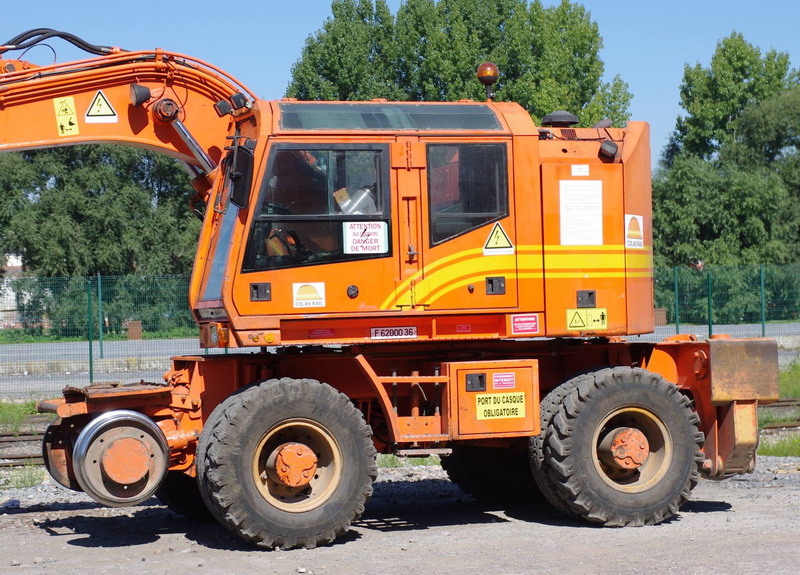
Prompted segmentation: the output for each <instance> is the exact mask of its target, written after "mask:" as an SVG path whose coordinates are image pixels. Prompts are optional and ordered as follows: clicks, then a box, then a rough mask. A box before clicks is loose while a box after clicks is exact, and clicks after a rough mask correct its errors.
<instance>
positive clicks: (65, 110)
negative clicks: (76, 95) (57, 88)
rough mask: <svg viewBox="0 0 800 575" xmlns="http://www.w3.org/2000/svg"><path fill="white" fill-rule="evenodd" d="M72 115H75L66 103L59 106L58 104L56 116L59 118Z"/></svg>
mask: <svg viewBox="0 0 800 575" xmlns="http://www.w3.org/2000/svg"><path fill="white" fill-rule="evenodd" d="M74 113H75V112H73V111H72V108H70V107H69V106H68V105H67V102H66V101H63V102H61V104H59V107H58V114H57V115H59V116H71V115H72V114H74Z"/></svg>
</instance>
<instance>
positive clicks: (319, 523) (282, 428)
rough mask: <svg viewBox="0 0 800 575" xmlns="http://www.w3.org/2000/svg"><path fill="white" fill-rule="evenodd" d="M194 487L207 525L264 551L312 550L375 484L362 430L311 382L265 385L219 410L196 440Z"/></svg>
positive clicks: (346, 403) (366, 432)
mask: <svg viewBox="0 0 800 575" xmlns="http://www.w3.org/2000/svg"><path fill="white" fill-rule="evenodd" d="M198 455H201V457H199V458H198V461H197V473H198V484H199V486H200V490H201V494H202V495H203V499H204V500H205V501H206V502H207V503H208V504H209V506H210V507H211V511H212V513H213V515H214V516H215V517H216V518H217V519H219V520H220V521H221V522H222V523H223V524H224V525H226V526H227V527H228V528H229V529H231V530H232V531H233V532H235V533H236V534H238V535H239V536H240V537H242V538H243V539H245V540H247V541H250V542H252V543H255V544H257V545H259V546H263V547H270V548H271V547H281V548H284V549H286V548H291V547H297V546H303V547H308V548H311V547H315V546H316V545H318V544H324V543H329V542H331V541H333V539H334V538H336V537H337V536H339V535H341V534H342V533H344V532H345V531H347V529H348V528H349V526H350V524H351V522H352V521H353V520H354V519H356V518H357V517H358V516H360V514H361V513H362V512H363V510H364V504H365V503H366V501H367V499H368V498H369V496H370V495H371V494H372V482H373V481H374V480H375V477H376V475H377V468H376V465H375V456H376V454H375V448H374V446H373V444H372V440H371V437H370V428H369V426H367V424H366V423H365V422H364V419H363V417H362V415H361V413H360V412H359V411H358V410H357V409H356V408H355V406H354V405H353V404H352V403H351V402H350V400H349V399H348V398H347V397H346V396H345V395H343V394H341V393H339V392H338V391H336V390H335V389H333V388H332V387H330V386H329V385H326V384H321V383H319V382H318V381H314V380H306V379H304V380H295V379H288V378H284V379H280V380H269V381H265V382H262V383H260V384H257V385H253V386H251V387H249V388H247V389H244V390H243V391H241V392H240V393H237V394H236V395H233V396H231V397H230V398H228V399H227V400H225V401H224V402H223V403H222V404H220V405H219V406H218V407H217V409H216V410H215V411H214V413H213V414H212V416H211V417H210V418H209V420H208V422H207V426H206V428H205V429H204V430H203V434H202V436H201V439H200V446H199V448H198Z"/></svg>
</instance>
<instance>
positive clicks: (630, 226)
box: [625, 214, 644, 250]
mask: <svg viewBox="0 0 800 575" xmlns="http://www.w3.org/2000/svg"><path fill="white" fill-rule="evenodd" d="M625 247H626V248H635V249H639V250H640V249H643V248H644V218H643V217H642V216H634V215H631V214H625Z"/></svg>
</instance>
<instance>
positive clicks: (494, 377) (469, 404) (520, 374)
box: [448, 360, 539, 439]
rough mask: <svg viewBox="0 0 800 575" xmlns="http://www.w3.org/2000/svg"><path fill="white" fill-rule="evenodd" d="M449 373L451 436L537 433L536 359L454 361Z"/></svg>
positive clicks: (476, 437)
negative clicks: (452, 421) (453, 420)
mask: <svg viewBox="0 0 800 575" xmlns="http://www.w3.org/2000/svg"><path fill="white" fill-rule="evenodd" d="M448 373H449V374H450V376H451V379H450V388H451V390H454V391H455V392H454V393H452V394H451V400H450V401H451V413H452V414H453V415H454V416H455V430H454V433H453V437H454V438H456V439H458V438H473V439H478V438H484V437H513V436H520V435H537V434H538V433H539V388H538V379H539V363H538V361H536V360H529V361H486V362H479V361H475V362H472V361H469V362H457V363H450V364H448ZM470 377H473V378H475V379H474V380H470ZM475 381H478V382H480V381H482V382H483V384H482V385H478V386H477V387H476V386H475Z"/></svg>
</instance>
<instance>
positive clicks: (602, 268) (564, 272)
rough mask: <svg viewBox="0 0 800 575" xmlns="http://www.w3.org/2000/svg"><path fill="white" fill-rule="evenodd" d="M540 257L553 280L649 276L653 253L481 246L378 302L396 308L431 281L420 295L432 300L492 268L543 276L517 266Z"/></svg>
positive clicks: (442, 260)
mask: <svg viewBox="0 0 800 575" xmlns="http://www.w3.org/2000/svg"><path fill="white" fill-rule="evenodd" d="M553 252H556V253H553ZM558 252H560V253H558ZM542 257H543V261H544V267H545V269H547V270H548V271H547V274H546V275H547V277H548V278H552V279H579V278H591V279H602V278H625V277H628V278H648V277H651V275H652V273H651V270H652V263H653V256H652V251H651V250H650V249H649V248H646V249H645V250H637V253H631V251H627V252H626V251H625V247H624V246H622V245H613V246H585V247H582V246H555V245H554V246H550V245H548V246H537V245H519V246H517V254H516V255H513V254H511V255H503V256H491V257H488V256H484V255H483V249H482V248H475V249H470V250H463V251H461V252H457V253H454V254H450V255H448V256H446V257H443V258H440V259H438V260H436V261H435V262H433V263H432V264H431V265H430V266H426V267H424V268H423V269H422V270H420V271H418V272H416V273H415V274H413V275H412V276H410V277H408V278H406V279H405V280H404V281H403V282H402V283H400V284H399V285H398V286H397V288H396V290H395V292H394V293H392V294H391V295H389V296H388V297H387V298H386V299H385V300H384V301H383V303H382V304H381V306H380V307H381V309H393V308H395V307H397V305H398V304H399V303H402V305H410V303H411V288H412V285H420V286H422V287H423V288H424V287H425V286H428V287H429V289H430V291H429V292H428V293H420V294H419V296H418V297H420V296H421V297H424V301H425V302H426V303H431V302H433V301H434V300H435V299H438V298H440V297H442V296H444V295H445V294H447V293H450V292H451V291H454V290H456V289H459V288H461V287H463V286H466V285H469V284H470V283H478V282H481V281H483V280H484V279H485V277H486V274H488V273H492V274H500V275H503V274H506V275H511V276H516V277H517V279H520V280H521V279H542V277H543V275H544V274H543V272H542V270H541V268H539V265H538V262H537V264H536V265H534V266H523V269H524V271H522V270H518V267H517V264H518V259H519V260H521V261H519V263H524V264H528V263H529V262H527V261H525V260H530V259H531V258H542ZM626 264H627V271H626ZM531 268H533V269H531ZM423 278H424V279H423Z"/></svg>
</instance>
